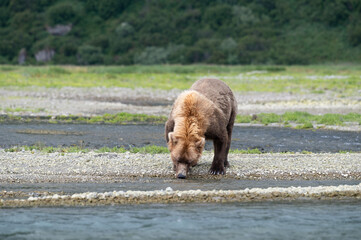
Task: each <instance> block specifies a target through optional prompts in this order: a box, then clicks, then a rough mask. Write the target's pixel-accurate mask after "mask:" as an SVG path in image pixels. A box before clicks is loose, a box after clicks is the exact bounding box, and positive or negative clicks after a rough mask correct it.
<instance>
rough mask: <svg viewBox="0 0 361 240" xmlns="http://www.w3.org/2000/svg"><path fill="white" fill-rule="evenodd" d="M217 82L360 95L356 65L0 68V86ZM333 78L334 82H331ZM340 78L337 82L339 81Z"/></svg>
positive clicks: (150, 85)
mask: <svg viewBox="0 0 361 240" xmlns="http://www.w3.org/2000/svg"><path fill="white" fill-rule="evenodd" d="M206 76H208V77H217V78H220V79H222V80H223V81H225V82H226V83H227V84H228V85H229V86H230V87H231V88H232V90H234V91H237V92H249V91H255V92H295V93H318V94H323V93H324V92H326V91H331V92H335V93H336V94H339V95H340V96H348V95H356V94H359V93H358V90H359V89H360V87H359V86H360V85H361V78H360V76H361V66H357V65H319V66H287V67H285V66H221V65H188V66H182V65H156V66H117V67H115V66H113V67H112V66H96V67H78V66H56V67H55V66H50V67H49V66H38V67H29V66H23V67H20V66H17V67H13V66H6V65H3V66H0V87H9V86H18V87H29V86H44V87H67V86H70V87H99V86H102V87H127V88H136V87H143V88H156V89H165V90H169V89H174V88H176V89H188V88H189V87H190V86H191V85H192V83H193V82H194V81H196V80H197V79H199V78H202V77H206ZM335 76H336V77H335ZM340 78H341V79H340Z"/></svg>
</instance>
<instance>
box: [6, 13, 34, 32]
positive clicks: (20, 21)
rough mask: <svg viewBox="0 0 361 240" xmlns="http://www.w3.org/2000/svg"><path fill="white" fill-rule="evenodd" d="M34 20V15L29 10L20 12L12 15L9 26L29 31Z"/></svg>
mask: <svg viewBox="0 0 361 240" xmlns="http://www.w3.org/2000/svg"><path fill="white" fill-rule="evenodd" d="M34 20H35V16H34V14H33V13H32V12H30V11H29V10H26V11H24V12H20V13H17V14H15V15H14V17H12V19H11V27H13V28H16V29H18V30H24V31H29V29H30V28H31V27H32V23H33V22H34Z"/></svg>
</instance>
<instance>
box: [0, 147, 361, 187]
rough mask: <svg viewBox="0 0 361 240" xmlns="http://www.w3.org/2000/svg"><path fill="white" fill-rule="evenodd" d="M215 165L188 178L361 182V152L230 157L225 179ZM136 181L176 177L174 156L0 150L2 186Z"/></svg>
mask: <svg viewBox="0 0 361 240" xmlns="http://www.w3.org/2000/svg"><path fill="white" fill-rule="evenodd" d="M212 160H213V154H212V153H205V154H204V155H203V156H202V158H201V160H200V162H199V164H198V165H197V166H195V167H194V168H192V169H191V173H190V176H189V178H190V179H197V178H201V179H212V178H216V179H217V178H234V179H248V180H258V179H283V180H296V179H302V180H325V179H326V180H327V179H340V180H341V179H344V180H345V179H349V180H351V179H352V180H361V153H336V154H329V153H319V154H316V153H312V154H301V153H296V154H282V153H266V154H230V155H229V162H230V164H231V167H230V168H228V169H227V174H226V175H222V176H213V175H210V174H208V170H209V168H210V166H211V163H212ZM134 177H163V178H164V177H169V178H174V172H173V169H172V163H171V160H170V156H169V154H141V153H136V154H133V153H129V152H126V153H97V152H88V153H61V152H55V153H42V152H39V151H23V152H5V151H4V150H0V182H2V183H40V182H45V183H46V182H50V183H51V182H54V183H66V182H120V181H122V180H129V179H132V178H134ZM185 181H186V180H185Z"/></svg>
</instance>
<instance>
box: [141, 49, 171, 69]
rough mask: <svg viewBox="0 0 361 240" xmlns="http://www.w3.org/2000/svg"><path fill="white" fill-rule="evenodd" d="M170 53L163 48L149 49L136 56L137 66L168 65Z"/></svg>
mask: <svg viewBox="0 0 361 240" xmlns="http://www.w3.org/2000/svg"><path fill="white" fill-rule="evenodd" d="M168 55H169V51H168V50H167V49H165V48H163V47H147V48H145V49H144V50H143V51H142V52H141V53H139V54H137V55H135V56H134V63H135V64H145V65H152V64H162V63H167V59H168Z"/></svg>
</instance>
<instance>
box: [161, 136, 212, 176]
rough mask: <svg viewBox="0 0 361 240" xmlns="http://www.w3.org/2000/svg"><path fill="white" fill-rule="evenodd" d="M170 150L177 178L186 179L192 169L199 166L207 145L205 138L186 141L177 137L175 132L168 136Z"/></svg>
mask: <svg viewBox="0 0 361 240" xmlns="http://www.w3.org/2000/svg"><path fill="white" fill-rule="evenodd" d="M168 138H169V141H168V148H169V151H170V154H171V158H172V161H173V169H174V171H175V172H176V177H177V178H182V179H184V178H186V177H187V174H188V170H189V168H190V167H193V166H195V165H197V163H198V160H199V158H200V157H201V156H202V151H203V149H204V145H205V138H204V137H198V138H192V139H186V138H184V137H177V136H175V134H174V133H173V132H170V133H169V134H168Z"/></svg>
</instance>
